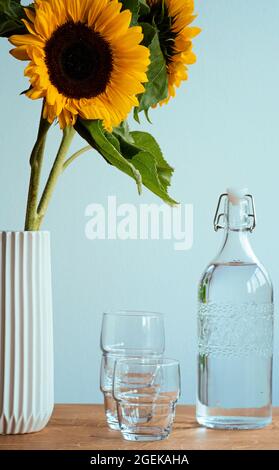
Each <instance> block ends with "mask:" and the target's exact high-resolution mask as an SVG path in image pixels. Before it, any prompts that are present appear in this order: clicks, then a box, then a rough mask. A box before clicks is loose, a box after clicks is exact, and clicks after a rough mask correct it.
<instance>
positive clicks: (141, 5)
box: [139, 0, 150, 16]
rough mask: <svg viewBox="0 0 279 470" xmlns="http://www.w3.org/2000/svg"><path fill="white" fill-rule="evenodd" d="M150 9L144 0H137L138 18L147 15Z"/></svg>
mask: <svg viewBox="0 0 279 470" xmlns="http://www.w3.org/2000/svg"><path fill="white" fill-rule="evenodd" d="M149 12H150V8H149V6H148V5H147V3H146V0H139V16H145V15H148V13H149Z"/></svg>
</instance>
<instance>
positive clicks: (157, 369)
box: [113, 358, 181, 441]
mask: <svg viewBox="0 0 279 470" xmlns="http://www.w3.org/2000/svg"><path fill="white" fill-rule="evenodd" d="M180 388H181V385H180V366H179V362H178V361H176V360H173V359H165V358H137V359H135V358H127V359H120V360H117V361H116V364H115V370H114V382H113V395H114V398H115V400H116V402H117V411H118V419H119V425H120V430H121V433H122V436H123V437H124V439H126V440H129V441H158V440H162V439H166V438H167V437H168V436H169V434H170V432H171V429H172V424H173V421H174V417H175V408H176V404H177V401H178V398H179V396H180Z"/></svg>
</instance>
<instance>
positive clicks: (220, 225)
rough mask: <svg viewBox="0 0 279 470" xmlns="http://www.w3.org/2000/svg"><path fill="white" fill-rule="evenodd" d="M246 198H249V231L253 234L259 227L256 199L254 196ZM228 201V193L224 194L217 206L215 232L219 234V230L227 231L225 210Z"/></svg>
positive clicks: (249, 195)
mask: <svg viewBox="0 0 279 470" xmlns="http://www.w3.org/2000/svg"><path fill="white" fill-rule="evenodd" d="M244 197H245V198H247V200H248V201H249V214H248V217H249V219H250V221H251V226H250V227H249V230H250V232H251V233H252V232H253V231H254V230H255V228H256V225H257V218H256V209H255V203H254V198H253V196H252V194H245V196H244ZM227 199H228V193H223V194H221V196H220V197H219V200H218V205H217V209H216V212H215V217H214V230H215V232H218V230H220V229H225V217H226V214H225V209H224V208H225V203H226V201H227ZM221 206H222V207H223V209H222V211H221V212H220V210H221ZM222 221H223V223H222Z"/></svg>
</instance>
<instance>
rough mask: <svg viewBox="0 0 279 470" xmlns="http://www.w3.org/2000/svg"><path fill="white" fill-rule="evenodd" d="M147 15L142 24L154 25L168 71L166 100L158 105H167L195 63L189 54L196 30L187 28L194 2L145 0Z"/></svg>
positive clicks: (191, 52) (185, 0)
mask: <svg viewBox="0 0 279 470" xmlns="http://www.w3.org/2000/svg"><path fill="white" fill-rule="evenodd" d="M147 3H148V5H149V7H150V13H148V16H147V17H145V18H142V20H143V21H148V22H150V23H151V24H154V23H155V24H156V26H157V29H158V32H159V39H160V45H161V49H162V52H163V54H164V57H165V60H166V64H167V72H168V97H167V98H166V99H165V100H163V101H161V102H160V104H161V105H162V104H164V103H168V101H169V100H170V98H171V97H174V96H175V93H176V91H175V88H176V87H179V86H180V85H181V82H182V81H183V80H187V79H188V73H187V70H188V67H187V66H188V65H190V64H194V63H195V62H196V56H195V54H194V53H193V51H192V39H193V38H194V37H195V36H196V35H197V34H199V33H200V31H201V30H200V28H197V27H190V26H189V25H190V24H191V23H192V22H193V20H194V19H195V18H196V16H195V15H194V0H147Z"/></svg>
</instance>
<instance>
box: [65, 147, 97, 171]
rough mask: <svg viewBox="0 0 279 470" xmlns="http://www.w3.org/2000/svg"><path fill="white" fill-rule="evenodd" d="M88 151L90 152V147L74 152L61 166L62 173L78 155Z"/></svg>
mask: <svg viewBox="0 0 279 470" xmlns="http://www.w3.org/2000/svg"><path fill="white" fill-rule="evenodd" d="M89 150H92V147H91V145H87V146H86V147H83V148H82V149H80V150H78V151H77V152H75V153H74V154H73V155H72V156H71V157H70V158H68V160H66V161H65V163H64V164H63V171H64V170H66V168H68V166H69V165H70V164H71V163H72V162H73V161H74V160H76V158H78V157H79V156H80V155H82V154H83V153H85V152H88V151H89Z"/></svg>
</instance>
